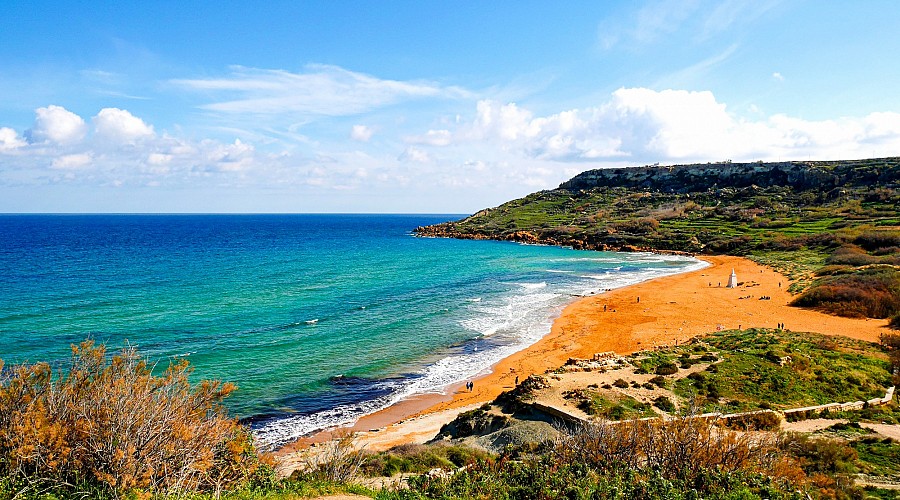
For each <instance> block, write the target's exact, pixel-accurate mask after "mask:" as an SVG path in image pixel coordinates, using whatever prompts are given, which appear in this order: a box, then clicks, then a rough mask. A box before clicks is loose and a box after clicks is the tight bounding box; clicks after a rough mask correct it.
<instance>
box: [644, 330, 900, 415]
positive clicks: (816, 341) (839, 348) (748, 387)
mask: <svg viewBox="0 0 900 500" xmlns="http://www.w3.org/2000/svg"><path fill="white" fill-rule="evenodd" d="M702 344H703V345H704V346H707V348H708V349H711V350H715V351H716V352H717V353H718V357H720V358H721V359H720V360H719V361H718V362H717V363H715V364H713V365H710V366H709V367H707V368H706V369H705V370H703V371H702V372H697V373H693V374H691V375H690V376H688V377H685V378H682V379H679V380H678V381H677V382H676V383H675V389H674V390H675V393H676V394H677V395H679V396H680V397H681V398H682V399H684V400H685V401H693V400H695V398H697V397H700V398H701V399H702V405H703V407H704V409H705V410H708V411H713V410H720V411H722V410H727V411H728V412H738V411H748V410H757V409H787V408H798V407H803V406H811V405H817V404H825V403H832V402H846V401H860V400H861V401H866V400H869V399H872V398H875V397H882V396H884V391H885V389H886V388H887V387H889V386H891V385H893V381H892V375H891V365H890V361H889V359H888V356H886V354H885V352H884V351H885V349H884V348H880V347H879V346H877V345H873V344H869V343H867V342H862V341H857V340H852V339H846V338H841V337H828V336H824V335H818V334H813V333H796V332H786V331H781V330H768V329H750V330H742V331H732V330H729V331H723V332H715V333H712V334H709V335H708V336H706V337H704V338H703V342H702ZM680 349H681V350H682V351H687V352H693V353H694V354H695V359H697V360H698V361H699V356H696V355H697V353H696V352H694V351H689V350H690V349H692V347H689V346H683V347H682V348H680ZM675 352H677V350H676V351H675ZM674 355H675V354H674V353H673V352H661V353H653V355H652V356H650V357H648V358H647V359H645V360H642V362H644V363H648V364H653V363H659V362H660V360H663V359H666V357H667V356H668V357H674Z"/></svg>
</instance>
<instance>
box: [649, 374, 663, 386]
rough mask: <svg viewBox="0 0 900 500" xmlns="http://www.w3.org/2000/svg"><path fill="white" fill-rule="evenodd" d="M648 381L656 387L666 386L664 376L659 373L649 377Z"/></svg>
mask: <svg viewBox="0 0 900 500" xmlns="http://www.w3.org/2000/svg"><path fill="white" fill-rule="evenodd" d="M650 383H651V384H653V385H655V386H657V387H665V386H666V378H665V377H663V376H661V375H657V376H655V377H653V378H651V379H650Z"/></svg>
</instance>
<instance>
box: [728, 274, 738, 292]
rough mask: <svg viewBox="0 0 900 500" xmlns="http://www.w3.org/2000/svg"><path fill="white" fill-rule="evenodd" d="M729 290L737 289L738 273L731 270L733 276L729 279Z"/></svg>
mask: <svg viewBox="0 0 900 500" xmlns="http://www.w3.org/2000/svg"><path fill="white" fill-rule="evenodd" d="M728 288H737V273H735V272H734V269H732V270H731V276H730V277H729V278H728Z"/></svg>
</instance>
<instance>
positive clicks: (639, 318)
mask: <svg viewBox="0 0 900 500" xmlns="http://www.w3.org/2000/svg"><path fill="white" fill-rule="evenodd" d="M700 260H703V261H705V262H707V263H708V264H710V265H709V266H706V267H704V268H701V269H697V270H692V271H688V272H683V273H678V274H674V275H669V276H663V277H659V278H654V279H651V280H648V281H644V282H641V283H638V284H635V285H629V286H625V287H622V288H616V289H613V290H611V291H608V292H604V293H600V294H597V295H591V296H587V297H582V298H579V299H577V300H575V301H574V302H572V303H570V304H569V305H567V306H566V307H565V308H564V309H563V311H562V313H561V314H560V316H559V317H557V318H556V319H555V320H554V322H553V325H552V327H551V330H550V333H548V334H547V335H545V336H544V337H542V338H541V339H540V340H538V341H537V342H536V343H534V344H532V345H531V346H529V347H527V348H525V349H523V350H521V351H518V352H516V353H514V354H512V355H511V356H509V357H507V358H504V359H502V360H500V361H499V362H497V363H496V364H494V365H493V366H492V367H491V368H490V371H489V372H488V373H486V374H484V375H481V376H479V377H478V378H476V379H475V380H474V390H472V391H471V392H469V391H466V390H465V389H464V387H463V384H458V385H457V386H451V387H449V388H447V393H446V394H424V395H419V396H414V397H411V398H408V399H406V400H403V401H400V402H398V403H396V404H394V405H391V406H389V407H387V408H385V409H382V410H380V411H378V412H375V413H373V414H370V415H366V416H364V417H362V418H360V419H359V420H358V421H357V422H356V424H354V425H353V426H350V427H345V428H341V429H338V430H337V431H334V430H333V431H322V432H319V433H317V434H314V435H313V436H310V437H307V438H303V439H300V440H299V441H296V442H294V443H291V444H288V445H285V446H284V447H282V448H280V449H279V450H278V451H277V452H276V456H279V457H288V456H289V455H291V454H292V453H294V452H296V451H298V450H302V449H305V448H308V447H309V446H310V445H312V444H314V443H318V442H323V441H328V440H330V439H331V438H332V437H333V436H334V435H335V434H336V433H338V434H346V433H356V434H357V437H358V440H359V442H360V444H362V445H365V446H366V448H367V449H369V450H372V451H379V450H383V449H387V448H390V447H392V446H395V445H399V444H406V443H413V442H424V441H426V440H428V438H430V437H433V436H434V435H435V434H436V433H437V432H438V430H439V429H440V426H441V425H442V424H443V423H447V422H449V421H451V420H452V419H453V418H455V416H456V414H458V413H459V412H460V411H463V410H465V409H471V408H474V407H477V406H479V405H481V404H483V403H486V402H490V401H493V400H494V399H495V398H496V397H497V396H498V395H499V394H500V393H501V392H503V391H506V390H510V389H512V388H513V387H514V385H515V379H516V377H518V378H519V381H522V380H524V379H525V378H527V377H528V376H529V375H532V374H541V373H544V372H546V371H547V370H552V369H555V368H558V367H559V366H561V365H563V364H564V363H565V362H566V361H567V360H568V359H569V358H572V357H575V358H590V357H591V356H592V355H593V354H594V353H600V352H607V351H613V352H616V353H617V354H630V353H633V352H635V351H640V350H646V349H653V348H656V347H663V346H668V345H674V344H677V343H680V342H685V341H687V340H688V339H690V338H692V337H695V336H697V335H703V334H706V333H710V332H714V331H716V330H718V329H724V330H728V329H746V328H775V327H776V325H777V324H778V323H783V324H785V326H786V329H788V330H793V331H809V332H817V333H823V334H826V335H843V336H847V337H852V338H856V339H861V340H867V341H871V342H877V340H878V335H879V333H881V331H883V330H882V328H883V327H884V326H886V325H887V322H888V320H874V319H850V318H841V317H836V316H829V315H826V314H823V313H819V312H815V311H810V310H806V309H799V308H795V307H790V306H788V305H787V304H788V303H789V302H790V300H791V299H792V298H793V296H792V295H791V294H789V293H788V292H787V289H788V286H789V285H790V281H789V280H788V279H787V278H786V277H784V276H783V275H781V274H778V273H777V272H775V271H774V270H772V269H770V268H767V267H764V266H762V265H759V264H757V263H755V262H753V261H751V260H749V259H746V258H743V257H732V256H703V257H701V258H700ZM732 268H733V269H734V270H735V272H736V273H737V276H738V282H739V283H740V286H738V287H737V288H733V289H729V288H725V284H726V283H727V282H728V277H729V275H730V274H731V270H732ZM720 283H721V286H719V284H720ZM761 297H769V298H768V299H760V298H761ZM604 307H605V310H604Z"/></svg>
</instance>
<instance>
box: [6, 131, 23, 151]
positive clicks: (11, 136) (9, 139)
mask: <svg viewBox="0 0 900 500" xmlns="http://www.w3.org/2000/svg"><path fill="white" fill-rule="evenodd" d="M25 144H26V142H25V139H22V138H21V137H19V134H18V133H17V132H16V131H15V130H13V129H11V128H9V127H0V152H2V151H12V150H14V149H18V148H21V147H22V146H24V145H25Z"/></svg>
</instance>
